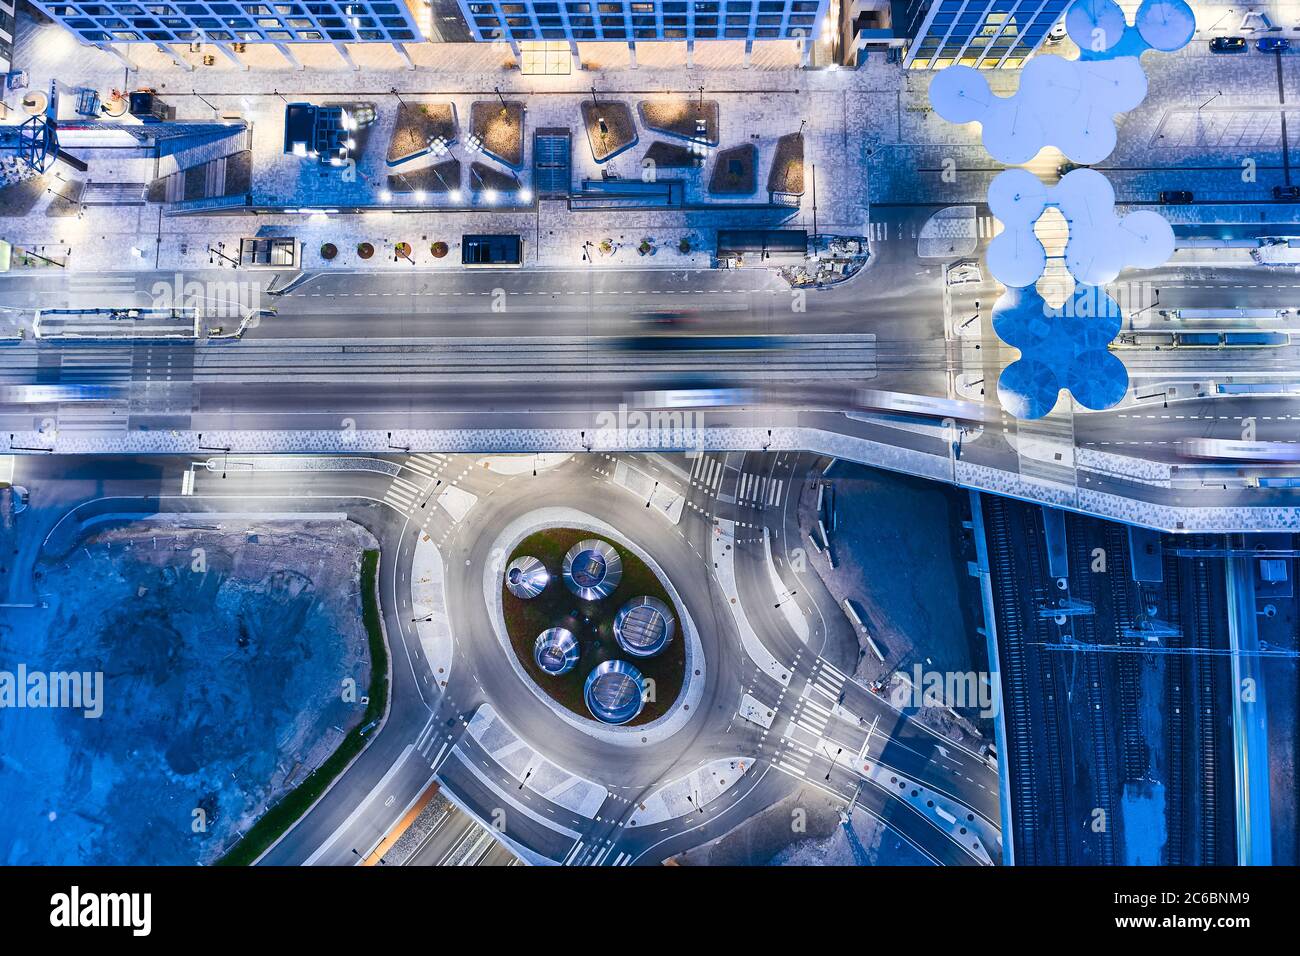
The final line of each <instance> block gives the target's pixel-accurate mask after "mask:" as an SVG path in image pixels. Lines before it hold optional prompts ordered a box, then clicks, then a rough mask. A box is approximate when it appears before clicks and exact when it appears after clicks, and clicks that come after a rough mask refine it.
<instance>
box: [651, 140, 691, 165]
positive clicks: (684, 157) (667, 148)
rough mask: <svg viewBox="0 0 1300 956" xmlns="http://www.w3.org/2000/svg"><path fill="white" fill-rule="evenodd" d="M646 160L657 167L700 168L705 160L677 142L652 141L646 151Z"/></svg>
mask: <svg viewBox="0 0 1300 956" xmlns="http://www.w3.org/2000/svg"><path fill="white" fill-rule="evenodd" d="M645 158H646V161H647V162H649V163H653V164H654V165H655V167H656V168H657V169H698V168H699V167H700V165H701V164H702V162H703V160H702V158H701V157H700V156H698V155H696V154H695V153H693V152H691V150H690V149H689V148H688V147H686V146H679V145H678V144H676V143H662V142H658V143H651V144H650V148H649V149H647V150H646V151H645Z"/></svg>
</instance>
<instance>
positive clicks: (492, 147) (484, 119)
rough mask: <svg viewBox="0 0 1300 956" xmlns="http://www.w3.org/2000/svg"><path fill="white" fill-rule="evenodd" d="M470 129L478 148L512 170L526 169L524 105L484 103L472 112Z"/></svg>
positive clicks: (513, 102)
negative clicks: (524, 167)
mask: <svg viewBox="0 0 1300 956" xmlns="http://www.w3.org/2000/svg"><path fill="white" fill-rule="evenodd" d="M469 125H470V130H471V132H472V133H473V136H474V138H475V139H476V140H477V141H478V143H479V148H480V149H482V150H483V152H484V153H486V154H487V155H488V156H490V157H492V158H493V159H495V160H496V161H497V162H499V163H501V164H502V165H504V166H509V167H510V168H511V169H519V168H521V167H522V166H523V165H524V104H523V103H520V102H518V101H515V100H507V101H506V102H505V103H504V104H503V103H501V102H499V101H496V100H481V101H479V102H477V103H473V104H471V105H470V108H469Z"/></svg>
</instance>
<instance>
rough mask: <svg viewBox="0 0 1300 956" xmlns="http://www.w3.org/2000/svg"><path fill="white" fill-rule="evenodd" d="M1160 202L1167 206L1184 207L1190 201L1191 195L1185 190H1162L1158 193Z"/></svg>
mask: <svg viewBox="0 0 1300 956" xmlns="http://www.w3.org/2000/svg"><path fill="white" fill-rule="evenodd" d="M1160 201H1161V202H1162V203H1164V204H1165V205H1167V206H1186V205H1187V204H1188V203H1190V202H1191V201H1192V194H1191V193H1189V192H1188V191H1187V190H1186V189H1164V190H1161V192H1160Z"/></svg>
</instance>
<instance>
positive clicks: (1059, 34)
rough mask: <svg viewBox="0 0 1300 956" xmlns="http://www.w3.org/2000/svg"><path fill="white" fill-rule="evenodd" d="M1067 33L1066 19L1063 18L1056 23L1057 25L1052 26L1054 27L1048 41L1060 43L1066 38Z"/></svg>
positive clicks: (1049, 33)
mask: <svg viewBox="0 0 1300 956" xmlns="http://www.w3.org/2000/svg"><path fill="white" fill-rule="evenodd" d="M1067 35H1068V34H1067V33H1066V31H1065V20H1064V19H1062V20H1060V21H1059V22H1058V23H1057V24H1056V26H1054V27H1052V29H1051V30H1050V31H1049V32H1048V34H1047V42H1048V43H1060V42H1061V41H1062V40H1064V39H1065V38H1066V36H1067Z"/></svg>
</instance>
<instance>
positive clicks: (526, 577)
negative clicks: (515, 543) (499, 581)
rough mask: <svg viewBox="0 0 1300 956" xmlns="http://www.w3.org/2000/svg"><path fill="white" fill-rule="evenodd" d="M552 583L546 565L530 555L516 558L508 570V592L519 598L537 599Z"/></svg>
mask: <svg viewBox="0 0 1300 956" xmlns="http://www.w3.org/2000/svg"><path fill="white" fill-rule="evenodd" d="M550 581H551V575H550V572H548V571H547V570H546V565H544V564H542V562H541V561H539V560H538V559H537V558H534V557H533V556H532V555H529V554H523V555H520V556H519V557H517V558H515V559H514V560H513V561H511V562H510V566H509V567H507V568H506V590H508V591H509V592H510V593H511V594H513V595H514V596H515V597H517V598H523V599H524V600H529V599H531V598H535V597H537V595H539V594H541V593H542V591H544V590H545V589H546V585H547V584H549V583H550Z"/></svg>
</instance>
